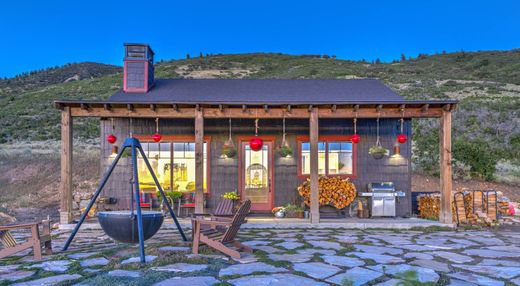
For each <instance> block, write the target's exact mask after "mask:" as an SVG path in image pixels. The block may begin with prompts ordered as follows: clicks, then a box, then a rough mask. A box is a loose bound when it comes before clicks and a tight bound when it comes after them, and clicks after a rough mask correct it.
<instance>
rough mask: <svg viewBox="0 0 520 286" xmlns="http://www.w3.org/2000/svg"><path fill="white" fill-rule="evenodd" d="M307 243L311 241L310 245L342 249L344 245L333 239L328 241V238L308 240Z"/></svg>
mask: <svg viewBox="0 0 520 286" xmlns="http://www.w3.org/2000/svg"><path fill="white" fill-rule="evenodd" d="M307 243H309V244H310V245H312V246H314V247H319V248H325V249H334V250H340V249H342V248H343V246H341V244H339V243H337V242H331V241H326V240H307Z"/></svg>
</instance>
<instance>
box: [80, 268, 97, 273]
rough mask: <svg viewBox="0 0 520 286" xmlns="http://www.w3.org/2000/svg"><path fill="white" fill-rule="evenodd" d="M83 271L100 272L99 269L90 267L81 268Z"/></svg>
mask: <svg viewBox="0 0 520 286" xmlns="http://www.w3.org/2000/svg"><path fill="white" fill-rule="evenodd" d="M83 272H87V273H98V272H101V269H99V268H98V269H92V268H85V269H83Z"/></svg>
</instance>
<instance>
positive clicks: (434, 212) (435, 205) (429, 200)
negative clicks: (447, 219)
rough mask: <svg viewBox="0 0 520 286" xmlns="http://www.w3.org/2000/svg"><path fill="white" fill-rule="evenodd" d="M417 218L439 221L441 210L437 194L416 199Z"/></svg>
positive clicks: (439, 198) (439, 197)
mask: <svg viewBox="0 0 520 286" xmlns="http://www.w3.org/2000/svg"><path fill="white" fill-rule="evenodd" d="M417 200H418V209H419V216H420V217H422V218H427V219H435V220H437V219H439V213H440V210H441V196H440V195H439V194H425V195H420V196H418V197H417Z"/></svg>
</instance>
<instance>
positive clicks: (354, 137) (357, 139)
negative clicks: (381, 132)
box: [350, 134, 361, 144]
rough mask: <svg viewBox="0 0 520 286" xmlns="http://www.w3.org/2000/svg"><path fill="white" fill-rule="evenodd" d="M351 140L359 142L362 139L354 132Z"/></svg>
mask: <svg viewBox="0 0 520 286" xmlns="http://www.w3.org/2000/svg"><path fill="white" fill-rule="evenodd" d="M350 140H351V141H352V143H356V144H357V143H359V140H361V136H359V135H357V134H354V135H352V137H351V138H350Z"/></svg>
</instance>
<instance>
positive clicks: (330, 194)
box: [298, 176, 357, 209]
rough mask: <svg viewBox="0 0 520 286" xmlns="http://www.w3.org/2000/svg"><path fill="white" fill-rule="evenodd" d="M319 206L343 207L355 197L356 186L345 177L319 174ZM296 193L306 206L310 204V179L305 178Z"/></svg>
mask: <svg viewBox="0 0 520 286" xmlns="http://www.w3.org/2000/svg"><path fill="white" fill-rule="evenodd" d="M318 191H319V203H320V206H324V205H331V206H333V207H335V208H337V209H343V208H345V207H347V206H348V205H350V204H351V203H352V201H354V199H355V198H356V194H357V193H356V187H355V186H354V184H353V183H352V182H351V181H350V180H349V179H348V178H347V179H342V178H339V177H325V176H320V178H319V180H318ZM298 193H299V194H300V196H302V197H303V199H304V202H305V204H306V205H307V206H310V205H311V181H310V179H307V180H306V181H305V182H303V183H302V184H301V185H300V186H299V187H298Z"/></svg>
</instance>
